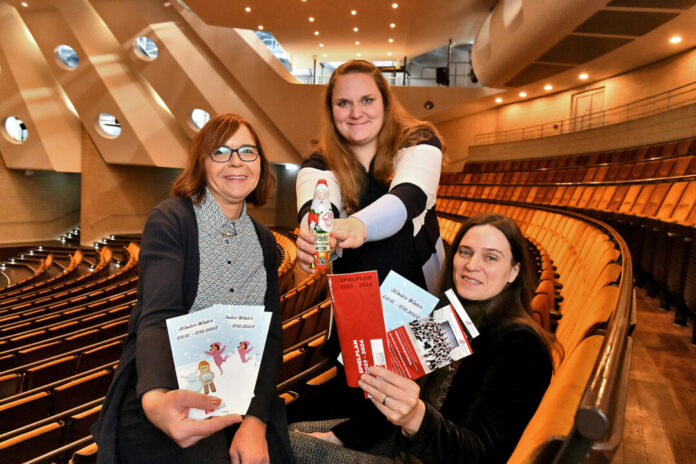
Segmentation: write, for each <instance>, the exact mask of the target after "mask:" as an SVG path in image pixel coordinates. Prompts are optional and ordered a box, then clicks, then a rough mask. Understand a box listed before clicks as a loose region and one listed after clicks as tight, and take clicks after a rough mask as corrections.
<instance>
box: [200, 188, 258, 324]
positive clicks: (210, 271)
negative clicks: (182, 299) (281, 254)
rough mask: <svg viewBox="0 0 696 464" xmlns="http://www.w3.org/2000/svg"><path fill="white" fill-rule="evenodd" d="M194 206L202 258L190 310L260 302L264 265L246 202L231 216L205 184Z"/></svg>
mask: <svg viewBox="0 0 696 464" xmlns="http://www.w3.org/2000/svg"><path fill="white" fill-rule="evenodd" d="M193 210H194V212H195V214H196V222H197V223H198V249H199V253H200V260H201V261H200V274H199V275H198V293H197V294H196V299H195V300H194V302H193V305H192V306H191V310H190V312H193V311H198V310H200V309H205V308H207V307H209V306H212V305H214V304H218V303H219V304H231V305H263V304H264V295H266V284H267V282H266V269H265V268H264V266H263V252H262V250H261V243H260V242H259V238H258V236H257V235H256V229H254V224H253V223H252V222H251V218H250V217H249V215H248V214H247V209H246V203H244V206H243V207H242V214H241V215H240V217H239V219H236V220H234V221H233V220H230V219H228V218H227V217H226V216H225V214H224V213H223V212H222V210H221V209H220V206H218V204H217V201H216V200H215V198H214V197H213V195H212V194H211V193H210V190H209V189H208V188H207V187H206V189H205V195H204V197H203V199H202V200H201V202H200V204H199V205H196V204H195V203H194V205H193Z"/></svg>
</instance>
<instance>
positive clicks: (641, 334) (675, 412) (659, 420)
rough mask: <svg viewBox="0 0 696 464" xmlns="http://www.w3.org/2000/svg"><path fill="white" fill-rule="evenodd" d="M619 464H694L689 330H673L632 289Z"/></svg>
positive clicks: (693, 366) (695, 376)
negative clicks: (634, 314)
mask: <svg viewBox="0 0 696 464" xmlns="http://www.w3.org/2000/svg"><path fill="white" fill-rule="evenodd" d="M637 300H638V326H637V327H636V330H635V331H634V333H633V340H634V344H633V359H632V361H631V373H630V380H629V387H628V388H629V391H628V402H627V405H626V423H625V424H624V436H623V443H622V445H621V447H620V448H619V450H618V451H617V453H616V455H615V457H614V461H613V462H614V463H621V464H644V463H645V464H653V463H654V464H658V463H659V464H671V463H677V464H679V463H689V462H696V346H694V345H691V343H690V340H691V327H680V326H678V325H675V324H673V322H672V321H673V318H674V312H673V311H664V310H662V309H660V307H659V306H658V302H657V300H656V299H654V298H648V297H647V296H646V294H645V290H643V289H638V291H637Z"/></svg>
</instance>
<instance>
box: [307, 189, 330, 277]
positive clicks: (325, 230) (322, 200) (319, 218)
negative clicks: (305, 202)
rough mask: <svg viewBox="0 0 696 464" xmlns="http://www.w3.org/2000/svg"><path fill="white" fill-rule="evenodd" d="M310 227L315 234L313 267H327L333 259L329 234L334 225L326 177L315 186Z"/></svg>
mask: <svg viewBox="0 0 696 464" xmlns="http://www.w3.org/2000/svg"><path fill="white" fill-rule="evenodd" d="M307 219H308V223H309V228H310V229H311V230H312V233H313V234H314V249H315V252H314V261H313V262H312V264H311V266H310V267H311V268H313V269H326V268H327V267H328V265H329V262H330V260H331V245H330V244H329V236H330V235H331V226H332V225H333V219H334V215H333V210H332V209H331V200H330V199H329V185H328V183H327V182H326V179H319V180H318V181H317V185H316V186H315V187H314V198H313V199H312V205H311V206H310V209H309V216H308V218H307Z"/></svg>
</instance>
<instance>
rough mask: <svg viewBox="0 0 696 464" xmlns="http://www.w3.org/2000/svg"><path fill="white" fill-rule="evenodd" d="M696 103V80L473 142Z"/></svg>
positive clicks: (569, 129) (599, 123)
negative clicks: (590, 111) (579, 114)
mask: <svg viewBox="0 0 696 464" xmlns="http://www.w3.org/2000/svg"><path fill="white" fill-rule="evenodd" d="M695 102H696V81H694V82H690V83H688V84H685V85H682V86H679V87H675V88H674V89H671V90H667V91H665V92H661V93H658V94H655V95H652V96H649V97H645V98H641V99H639V100H635V101H633V102H631V103H627V104H625V105H621V106H616V107H614V108H610V109H608V110H603V111H597V112H594V113H589V114H586V115H583V116H576V117H574V118H569V119H563V120H559V121H552V122H548V123H543V124H536V125H533V126H527V127H523V128H521V129H510V130H502V131H496V132H486V133H483V134H477V135H476V136H474V143H473V145H490V144H494V143H507V142H518V141H520V140H531V139H538V138H542V137H550V136H554V135H561V134H570V133H574V132H580V131H584V130H588V129H596V128H598V127H604V126H608V125H612V124H618V123H621V122H626V121H631V120H634V119H638V118H642V117H645V116H650V115H652V114H657V113H661V112H664V111H667V110H671V109H674V108H678V107H681V106H685V105H688V104H691V103H695Z"/></svg>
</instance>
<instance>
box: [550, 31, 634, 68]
mask: <svg viewBox="0 0 696 464" xmlns="http://www.w3.org/2000/svg"><path fill="white" fill-rule="evenodd" d="M631 40H633V39H626V38H613V37H591V36H578V35H569V36H567V37H565V38H564V39H563V40H561V41H560V42H558V43H557V44H556V45H554V46H553V47H552V48H551V49H550V50H549V51H547V52H546V53H544V54H543V55H542V56H541V57H540V58H539V59H538V60H537V61H543V62H547V63H562V64H572V65H578V64H582V63H586V62H588V61H591V60H593V59H595V58H597V57H600V56H602V55H604V54H606V53H609V52H610V51H612V50H614V49H617V48H619V47H620V46H622V45H625V44H627V43H628V42H630V41H631Z"/></svg>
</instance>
